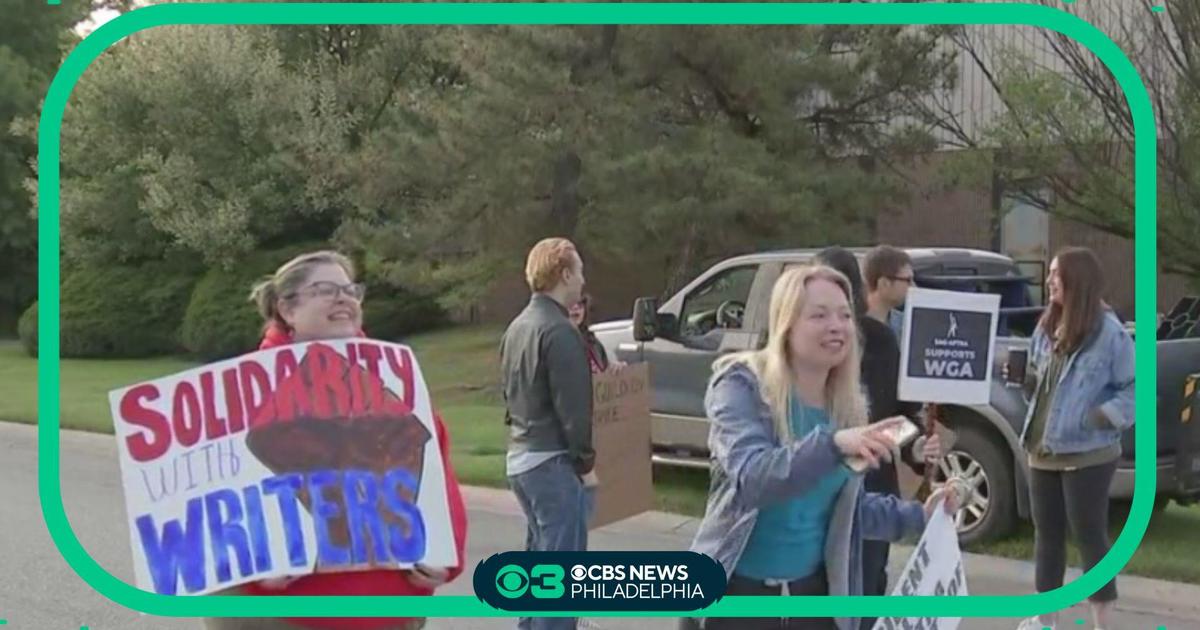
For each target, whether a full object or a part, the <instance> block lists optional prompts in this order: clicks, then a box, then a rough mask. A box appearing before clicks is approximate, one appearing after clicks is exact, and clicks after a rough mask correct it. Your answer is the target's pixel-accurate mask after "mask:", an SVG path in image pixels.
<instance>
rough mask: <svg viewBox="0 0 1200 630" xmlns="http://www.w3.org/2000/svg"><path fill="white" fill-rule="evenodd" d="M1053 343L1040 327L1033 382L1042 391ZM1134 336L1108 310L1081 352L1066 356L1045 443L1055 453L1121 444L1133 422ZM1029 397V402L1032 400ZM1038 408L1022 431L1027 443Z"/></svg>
mask: <svg viewBox="0 0 1200 630" xmlns="http://www.w3.org/2000/svg"><path fill="white" fill-rule="evenodd" d="M1051 352H1053V346H1052V342H1051V340H1050V338H1049V336H1047V335H1046V334H1045V333H1044V332H1043V331H1042V329H1041V328H1040V327H1039V328H1038V329H1037V331H1036V332H1035V333H1034V335H1033V339H1032V340H1031V344H1030V349H1029V368H1030V370H1029V373H1030V378H1031V379H1033V381H1034V382H1035V383H1036V387H1037V389H1035V390H1034V391H1035V392H1036V391H1038V390H1039V389H1040V388H1041V387H1042V378H1043V376H1044V374H1045V372H1046V368H1047V366H1048V365H1049V363H1050V353H1051ZM1134 374H1135V370H1134V345H1133V338H1132V337H1130V336H1129V333H1128V332H1126V330H1125V327H1124V326H1123V325H1122V324H1121V322H1120V321H1119V320H1118V319H1117V317H1116V315H1114V314H1113V313H1112V311H1110V310H1106V311H1105V313H1104V315H1103V316H1102V317H1101V318H1100V320H1099V322H1098V323H1097V324H1096V327H1095V329H1094V330H1092V332H1091V333H1090V334H1089V335H1088V337H1087V338H1086V339H1085V340H1084V342H1083V344H1082V345H1081V346H1080V349H1079V350H1076V351H1075V352H1074V353H1073V354H1071V356H1070V357H1068V358H1067V363H1066V365H1065V366H1064V368H1063V370H1062V374H1061V375H1060V376H1059V380H1058V384H1057V386H1056V387H1055V389H1054V396H1053V397H1052V398H1051V401H1050V413H1049V415H1048V416H1047V417H1046V428H1045V431H1044V436H1043V438H1042V439H1043V443H1044V445H1045V447H1046V450H1048V451H1049V452H1051V453H1059V454H1068V453H1083V452H1087V451H1092V450H1097V449H1101V448H1105V447H1108V446H1111V445H1112V444H1114V443H1119V442H1120V440H1121V434H1122V433H1124V432H1125V431H1126V430H1128V429H1129V428H1130V427H1132V426H1133V420H1134V395H1133V391H1134V390H1133V385H1134ZM1032 400H1033V398H1032V397H1030V398H1029V401H1028V402H1032ZM1034 411H1035V409H1034V405H1033V404H1030V405H1029V409H1028V410H1027V413H1026V415H1025V426H1024V428H1023V429H1022V431H1021V442H1022V443H1024V442H1025V438H1026V434H1027V433H1028V431H1029V423H1030V420H1031V419H1032V418H1033V413H1034Z"/></svg>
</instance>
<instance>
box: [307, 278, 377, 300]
mask: <svg viewBox="0 0 1200 630" xmlns="http://www.w3.org/2000/svg"><path fill="white" fill-rule="evenodd" d="M299 293H305V294H307V295H309V296H311V297H319V298H324V299H326V300H336V299H337V298H338V296H339V295H341V294H342V293H345V294H346V296H347V297H349V298H350V299H352V300H355V301H358V302H361V301H362V299H363V297H364V296H366V294H367V287H366V285H364V284H362V283H359V282H351V283H350V284H338V283H336V282H325V281H322V282H314V283H312V284H310V285H308V286H307V287H304V288H303V289H300V290H299V291H296V292H295V293H292V294H290V295H288V296H287V297H294V296H296V295H297V294H299Z"/></svg>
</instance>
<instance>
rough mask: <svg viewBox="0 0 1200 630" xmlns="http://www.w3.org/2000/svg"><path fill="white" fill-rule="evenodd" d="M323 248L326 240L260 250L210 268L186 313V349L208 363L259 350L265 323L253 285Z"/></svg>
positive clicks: (184, 326) (183, 336) (193, 294)
mask: <svg viewBox="0 0 1200 630" xmlns="http://www.w3.org/2000/svg"><path fill="white" fill-rule="evenodd" d="M323 247H324V245H322V244H321V243H303V244H298V245H292V246H288V247H281V248H279V249H273V250H269V251H262V252H255V253H254V254H251V255H250V256H248V257H247V258H246V259H245V260H243V261H241V262H239V263H237V264H236V265H235V266H234V267H233V268H232V269H229V270H226V269H221V268H215V269H210V270H209V271H208V272H207V273H205V274H204V277H203V278H201V279H200V282H198V283H197V284H196V289H195V291H193V292H192V297H191V300H190V301H189V302H188V306H187V312H186V313H185V314H184V316H183V328H182V331H181V338H182V340H183V346H184V348H186V349H187V351H188V352H190V353H191V354H193V355H195V356H196V357H198V358H199V359H201V360H203V361H207V362H211V361H217V360H220V359H227V358H229V357H234V356H237V355H239V354H244V353H246V352H251V351H253V350H255V349H257V348H258V343H259V340H260V339H261V338H262V330H263V322H262V317H260V316H259V314H258V309H257V307H256V306H255V305H254V304H253V303H252V302H250V289H251V288H253V286H254V284H255V283H256V282H258V281H259V280H260V279H262V278H263V277H264V276H267V275H269V274H271V273H274V271H275V270H276V269H278V268H279V266H280V265H282V264H283V263H285V262H287V261H289V260H291V259H292V258H294V257H296V256H298V255H300V254H302V253H304V252H307V251H313V250H316V249H322V248H323Z"/></svg>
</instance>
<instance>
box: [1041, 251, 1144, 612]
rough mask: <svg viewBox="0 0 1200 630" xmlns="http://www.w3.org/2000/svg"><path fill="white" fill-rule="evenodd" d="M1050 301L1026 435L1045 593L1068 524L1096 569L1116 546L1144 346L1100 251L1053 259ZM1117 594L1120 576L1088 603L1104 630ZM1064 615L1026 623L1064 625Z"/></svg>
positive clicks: (1051, 585) (1055, 576)
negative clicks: (1112, 507) (1108, 285)
mask: <svg viewBox="0 0 1200 630" xmlns="http://www.w3.org/2000/svg"><path fill="white" fill-rule="evenodd" d="M1046 286H1047V287H1048V288H1049V290H1050V304H1049V307H1048V308H1047V309H1046V312H1045V313H1044V314H1043V315H1042V319H1041V321H1040V322H1039V323H1038V327H1037V331H1036V332H1035V333H1034V336H1033V339H1032V344H1031V346H1030V352H1029V368H1030V369H1028V370H1027V374H1028V375H1029V376H1028V377H1027V379H1026V394H1027V395H1028V398H1029V403H1030V404H1029V411H1028V415H1027V416H1026V419H1025V427H1024V430H1023V431H1022V433H1021V442H1022V444H1023V445H1024V446H1025V450H1026V453H1027V457H1028V459H1029V468H1030V480H1029V489H1030V496H1031V499H1032V502H1031V506H1032V512H1033V524H1034V527H1035V528H1036V534H1035V542H1034V556H1035V559H1036V565H1037V568H1036V573H1035V575H1036V577H1035V580H1036V586H1037V590H1038V592H1039V593H1043V592H1046V591H1052V590H1054V589H1057V588H1059V587H1061V586H1062V584H1063V576H1064V573H1065V572H1066V566H1067V557H1066V542H1067V541H1066V538H1067V526H1068V524H1069V525H1070V528H1071V531H1072V532H1074V534H1075V541H1076V543H1077V544H1078V546H1079V550H1080V555H1081V556H1082V557H1083V564H1084V570H1090V569H1091V568H1092V567H1093V566H1095V565H1096V563H1098V562H1099V561H1100V559H1101V558H1103V557H1104V555H1105V554H1106V553H1108V548H1109V540H1108V503H1109V499H1108V492H1109V485H1110V484H1111V482H1112V478H1113V474H1114V473H1115V472H1116V467H1117V460H1118V459H1119V458H1120V456H1121V434H1122V433H1124V432H1125V431H1126V430H1127V429H1129V428H1130V427H1132V426H1133V415H1134V396H1133V385H1134V345H1133V339H1132V338H1131V337H1130V336H1129V333H1127V332H1126V331H1125V327H1124V326H1123V325H1122V324H1121V322H1120V321H1119V320H1118V319H1117V317H1116V316H1115V315H1114V314H1113V313H1112V311H1111V309H1109V307H1108V306H1107V305H1106V304H1105V303H1104V301H1103V297H1102V296H1103V295H1104V276H1103V273H1102V271H1101V269H1100V262H1099V260H1097V258H1096V255H1095V254H1094V253H1092V251H1091V250H1088V249H1084V248H1067V249H1064V250H1062V251H1061V252H1059V253H1058V255H1057V256H1055V257H1054V260H1053V262H1051V264H1050V273H1049V274H1048V277H1047V279H1046ZM1116 599H1117V587H1116V581H1115V580H1113V581H1112V582H1109V583H1108V584H1107V585H1105V586H1104V587H1103V588H1102V589H1100V590H1099V591H1097V592H1096V593H1095V594H1093V595H1092V596H1091V597H1089V598H1088V600H1089V601H1090V603H1091V608H1092V614H1093V616H1094V618H1095V627H1096V628H1097V630H1103V629H1104V628H1106V627H1108V618H1109V614H1110V611H1111V610H1112V606H1113V603H1114V602H1115V601H1116ZM1056 621H1057V619H1056V615H1054V614H1051V615H1043V616H1040V617H1031V618H1029V619H1026V620H1024V621H1023V622H1022V623H1021V625H1020V626H1019V628H1020V630H1030V629H1036V630H1041V629H1042V628H1045V627H1049V628H1054V627H1055V622H1056Z"/></svg>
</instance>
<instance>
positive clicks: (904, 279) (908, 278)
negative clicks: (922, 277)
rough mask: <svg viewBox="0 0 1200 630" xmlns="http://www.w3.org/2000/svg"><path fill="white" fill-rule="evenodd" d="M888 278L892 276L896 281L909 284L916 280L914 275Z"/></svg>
mask: <svg viewBox="0 0 1200 630" xmlns="http://www.w3.org/2000/svg"><path fill="white" fill-rule="evenodd" d="M888 278H890V279H892V280H894V281H896V282H903V283H904V284H909V285H911V284H912V283H913V280H914V278H913V277H912V276H888Z"/></svg>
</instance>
